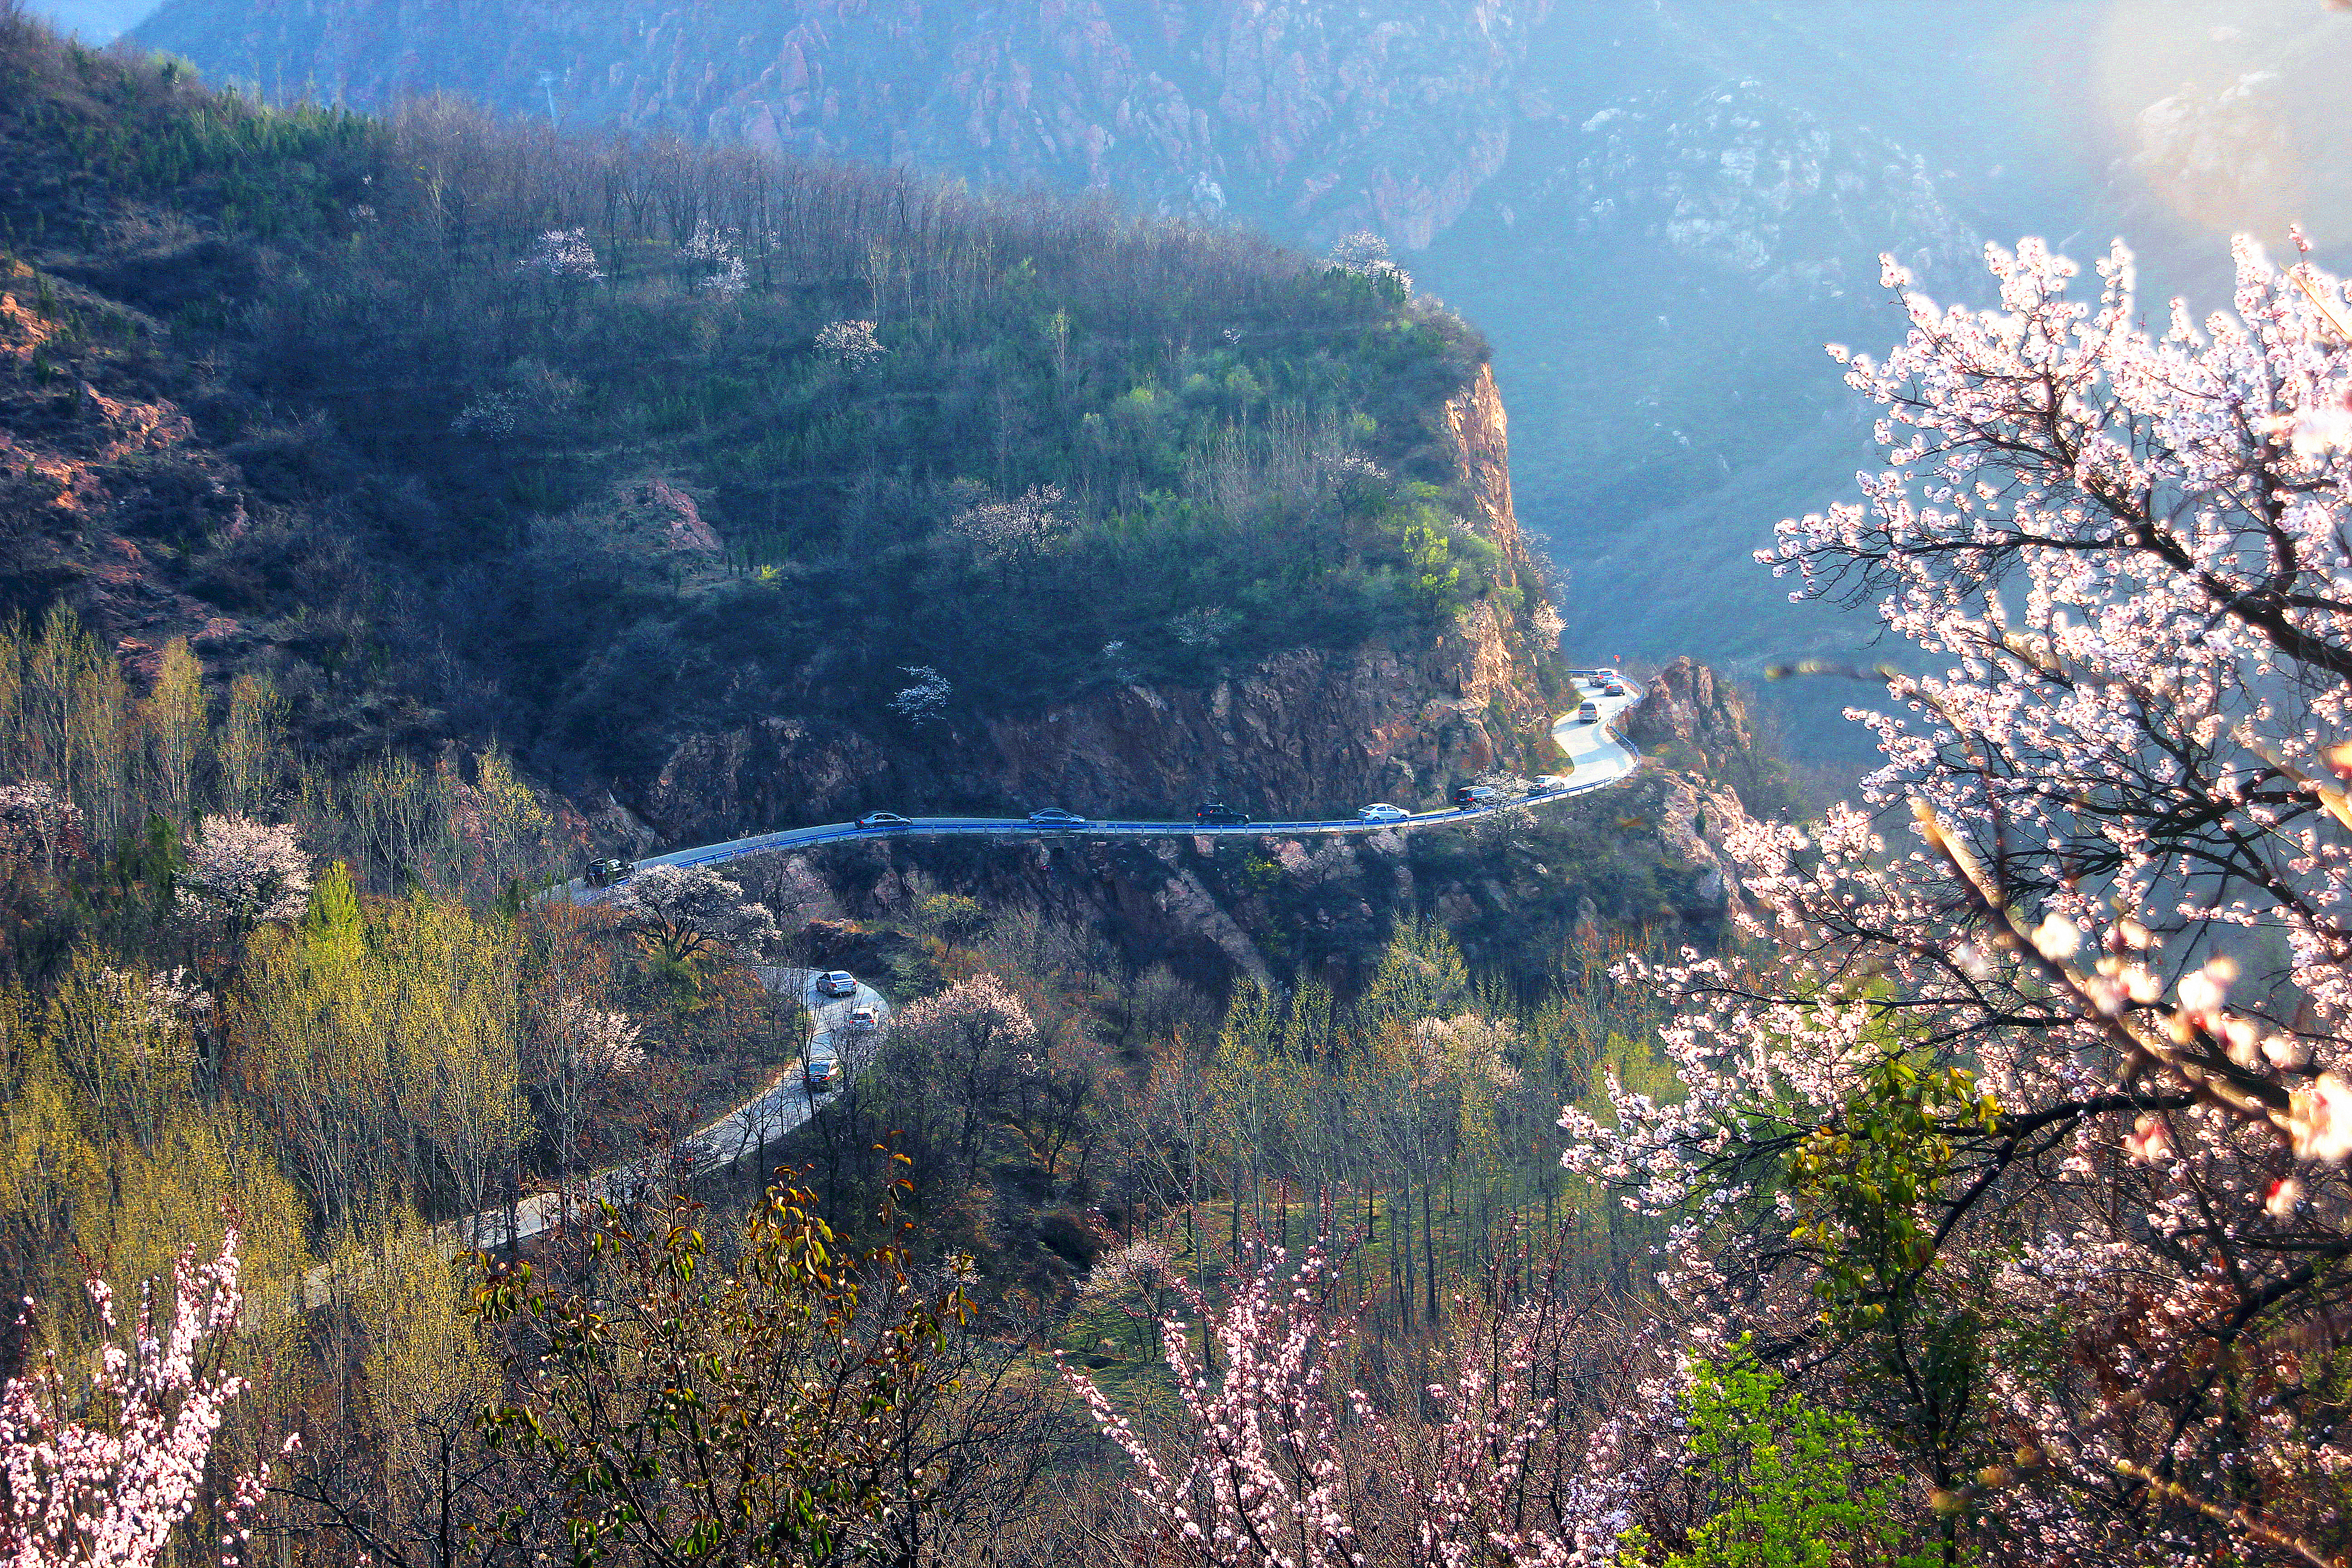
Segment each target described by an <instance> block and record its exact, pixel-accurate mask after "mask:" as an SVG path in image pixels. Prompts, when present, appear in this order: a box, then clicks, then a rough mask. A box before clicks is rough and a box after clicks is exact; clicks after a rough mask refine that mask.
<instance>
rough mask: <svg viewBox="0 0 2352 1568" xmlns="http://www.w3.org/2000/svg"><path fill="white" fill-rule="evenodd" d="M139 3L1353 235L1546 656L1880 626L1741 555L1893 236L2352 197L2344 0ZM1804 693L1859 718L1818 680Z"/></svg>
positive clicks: (373, 89)
mask: <svg viewBox="0 0 2352 1568" xmlns="http://www.w3.org/2000/svg"><path fill="white" fill-rule="evenodd" d="M139 36H140V37H141V38H142V40H144V41H147V42H149V43H152V44H153V45H155V46H157V47H165V48H169V49H173V50H174V51H177V52H179V53H182V54H184V55H186V56H187V57H188V58H192V59H194V60H195V61H196V62H197V63H198V64H199V65H200V66H201V67H202V68H204V69H205V71H206V72H207V73H208V74H210V75H212V76H214V77H215V79H224V80H237V81H245V82H249V83H252V84H254V85H255V86H257V88H258V89H260V90H262V91H264V92H266V93H269V94H294V93H302V92H308V93H311V94H314V95H316V96H319V97H321V98H327V99H331V100H340V101H347V102H352V103H358V104H377V105H381V104H388V103H391V102H394V101H396V100H399V99H400V98H402V97H403V96H404V95H412V94H415V93H419V92H425V91H430V90H447V91H453V92H457V93H460V94H463V95H465V96H467V97H468V98H470V99H473V100H477V101H480V102H484V103H487V104H489V105H492V106H494V107H495V108H496V109H497V110H499V111H500V112H502V113H506V114H510V115H517V116H524V117H530V116H537V117H539V118H541V120H548V119H552V120H554V121H559V122H561V123H563V124H568V125H578V124H593V125H620V126H625V127H627V128H628V129H629V130H630V131H631V132H634V133H635V134H638V135H659V134H675V135H678V136H681V137H685V138H688V139H689V140H695V141H706V142H721V143H736V144H746V145H751V146H754V147H762V148H771V149H787V150H792V151H795V152H803V153H816V154H820V155H824V156H842V157H849V158H855V159H860V160H864V161H867V162H872V163H889V164H894V165H910V166H917V167H922V168H926V169H930V170H936V171H939V172H941V173H945V174H956V175H960V176H963V177H967V178H970V179H972V180H974V181H976V182H982V183H987V184H998V185H1010V186H1023V185H1043V186H1048V187H1055V188H1060V189H1065V190H1073V191H1085V190H1094V191H1104V192H1108V193H1109V194H1111V195H1116V196H1118V198H1120V199H1122V200H1124V201H1125V202H1127V203H1128V204H1129V205H1131V206H1133V207H1136V208H1139V209H1140V210H1142V211H1145V212H1152V213H1181V214H1189V215H1193V216H1213V217H1223V218H1230V219H1236V220H1241V221H1246V222H1248V223H1251V224H1254V225H1257V226H1263V227H1265V228H1266V229H1267V230H1269V231H1271V232H1273V233H1275V234H1276V235H1278V236H1281V237H1285V238H1287V239H1291V240H1294V241H1297V242H1301V243H1306V244H1310V245H1315V246H1318V247H1319V246H1323V245H1327V244H1329V243H1330V242H1332V241H1333V240H1335V239H1336V238H1338V237H1341V236H1343V235H1345V234H1346V233H1348V232H1349V230H1352V229H1356V228H1368V229H1370V230H1373V231H1375V232H1377V233H1379V234H1381V236H1383V237H1385V238H1386V239H1387V240H1388V241H1389V243H1390V244H1391V246H1392V247H1395V248H1396V249H1398V250H1399V251H1401V252H1405V251H1409V252H1414V253H1415V254H1413V255H1412V256H1411V257H1409V258H1407V260H1408V262H1409V265H1410V266H1411V267H1412V269H1413V270H1414V271H1415V272H1416V273H1417V274H1418V275H1419V276H1420V278H1421V280H1422V282H1423V285H1424V286H1425V287H1426V288H1429V289H1433V290H1434V291H1435V292H1437V293H1438V294H1440V295H1442V296H1443V297H1444V298H1445V299H1447V300H1453V301H1454V302H1455V303H1457V304H1458V305H1460V306H1461V307H1462V308H1463V309H1464V310H1465V312H1466V313H1467V314H1468V315H1469V316H1470V317H1471V318H1472V319H1474V320H1477V321H1483V322H1486V323H1489V324H1490V328H1491V330H1492V331H1493V335H1494V338H1495V343H1496V374H1497V377H1498V379H1499V381H1500V383H1501V384H1502V386H1503V388H1504V390H1505V392H1506V393H1507V395H1508V396H1509V397H1510V399H1511V401H1512V404H1513V405H1514V407H1515V409H1516V411H1517V415H1518V418H1519V440H1518V444H1517V458H1518V465H1517V484H1518V493H1519V497H1520V503H1521V510H1522V512H1523V514H1524V516H1525V518H1526V520H1527V528H1528V534H1529V536H1530V537H1531V538H1532V539H1534V540H1537V541H1538V542H1541V543H1542V544H1543V545H1544V546H1545V547H1547V548H1548V549H1549V551H1550V552H1552V554H1553V555H1554V556H1555V558H1556V559H1557V560H1558V561H1559V563H1560V565H1561V567H1562V570H1563V576H1564V582H1563V584H1562V605H1561V608H1562V610H1563V612H1564V614H1565V615H1566V616H1567V618H1568V622H1569V630H1568V638H1569V644H1570V647H1574V648H1577V649H1580V650H1581V653H1582V654H1584V655H1588V656H1598V655H1602V654H1606V653H1622V654H1625V655H1629V656H1648V657H1652V658H1664V657H1667V656H1669V655H1670V654H1673V653H1675V652H1679V651H1683V650H1685V649H1688V650H1692V651H1696V652H1698V653H1700V654H1701V655H1703V656H1705V657H1707V658H1712V659H1714V660H1717V661H1718V662H1721V663H1723V664H1725V665H1726V666H1727V668H1736V669H1740V670H1746V671H1749V672H1752V671H1754V670H1755V669H1756V668H1758V667H1759V666H1760V665H1761V664H1763V663H1765V662H1768V661H1769V660H1772V659H1774V658H1780V657H1784V656H1787V655H1789V654H1792V653H1799V652H1808V653H1822V652H1828V651H1833V650H1838V649H1846V648H1853V647H1856V646H1858V645H1860V644H1862V643H1864V642H1866V641H1867V640H1868V637H1869V628H1868V627H1866V626H1856V625H1854V624H1852V623H1850V622H1848V621H1845V620H1843V619H1842V618H1841V617H1839V616H1835V615H1833V614H1831V613H1828V612H1824V611H1821V610H1818V609H1815V608H1811V607H1801V608H1799V607H1790V606H1789V605H1786V604H1785V603H1784V602H1783V595H1782V593H1781V592H1780V589H1778V588H1776V586H1775V585H1774V584H1772V583H1771V581H1770V580H1769V578H1768V577H1766V576H1765V575H1764V574H1762V573H1761V572H1760V571H1759V569H1757V568H1756V567H1754V566H1753V565H1752V563H1750V562H1749V561H1748V555H1749V553H1750V552H1752V551H1753V550H1754V549H1755V548H1756V547H1757V546H1758V545H1759V544H1760V543H1762V542H1765V541H1766V540H1767V539H1768V538H1769V531H1770V528H1771V525H1772V523H1773V522H1774V521H1776V520H1777V519H1779V518H1780V517H1783V516H1787V515H1791V514H1796V513H1801V512H1803V511H1807V510H1818V509H1819V508H1820V507H1822V505H1824V504H1826V503H1828V502H1829V501H1831V500H1836V499H1840V498H1841V497H1843V495H1844V494H1845V493H1846V491H1847V489H1848V488H1849V487H1850V484H1851V478H1852V475H1853V471H1854V470H1855V469H1856V468H1860V467H1862V466H1864V465H1865V464H1866V463H1867V462H1868V461H1869V460H1870V457H1871V453H1870V448H1869V440H1868V437H1869V427H1868V425H1867V422H1866V421H1865V420H1864V418H1863V417H1862V416H1861V415H1860V413H1859V411H1858V410H1857V409H1856V408H1855V406H1854V405H1853V402H1852V400H1851V398H1850V397H1849V395H1847V393H1846V391H1845V389H1844V387H1843V384H1842V383H1841V382H1840V380H1839V378H1838V375H1837V373H1836V371H1835V367H1834V366H1832V364H1831V363H1829V362H1828V360H1827V359H1826V358H1825V357H1824V356H1822V353H1821V352H1820V350H1821V345H1822V343H1824V342H1850V343H1853V344H1854V345H1855V346H1857V347H1861V346H1866V345H1869V344H1873V343H1875V342H1883V341H1884V340H1885V339H1886V338H1888V337H1889V336H1890V335H1891V334H1893V333H1894V332H1895V331H1897V330H1898V324H1899V319H1898V318H1897V317H1896V316H1895V314H1894V313H1893V312H1892V311H1891V310H1889V309H1888V307H1887V305H1886V303H1885V300H1884V296H1883V295H1882V293H1881V291H1880V290H1879V289H1878V286H1877V274H1878V263H1877V258H1878V256H1879V254H1880V253H1881V252H1882V251H1891V252H1893V253H1895V254H1896V255H1898V256H1900V257H1902V258H1904V259H1905V260H1906V264H1908V265H1911V266H1913V267H1914V268H1915V270H1916V271H1917V272H1918V273H1919V275H1920V278H1921V279H1922V281H1923V283H1925V284H1926V285H1927V287H1928V288H1930V289H1933V290H1935V291H1937V292H1938V293H1941V294H1943V295H1945V296H1947V297H1954V298H1974V299H1981V298H1982V297H1983V296H1984V295H1985V293H1986V287H1987V286H1986V284H1985V282H1984V280H1983V278H1982V274H1981V271H1980V270H1979V268H1977V267H1976V265H1975V260H1974V258H1975V256H1976V253H1977V251H1978V249H1979V247H1980V245H1981V244H1982V243H1983V242H1984V241H1985V240H1987V239H1992V240H2007V241H2013V240H2014V239H2015V238H2016V237H2017V236H2019V235H2021V234H2024V233H2039V234H2044V235H2047V236H2048V237H2051V238H2053V239H2054V240H2057V241H2059V242H2061V243H2062V244H2063V245H2064V246H2065V247H2067V248H2068V249H2070V250H2071V251H2072V252H2073V253H2074V254H2076V255H2077V256H2078V257H2080V258H2084V259H2086V260H2087V258H2088V257H2089V256H2090V255H2091V254H2093V253H2095V252H2096V251H2098V250H2101V249H2103V248H2104V247H2105V242H2106V240H2107V238H2108V237H2110V236H2112V235H2114V234H2117V233H2123V234H2127V235H2128V236H2129V237H2131V238H2132V239H2133V241H2134V243H2135V245H2136V247H2137V248H2138V249H2139V251H2140V252H2141V255H2142V258H2143V272H2144V274H2145V275H2146V276H2147V279H2149V282H2150V286H2151V292H2152V293H2153V294H2154V295H2155V297H2156V298H2158V299H2161V298H2162V297H2163V294H2164V293H2165V292H2168V291H2169V290H2172V289H2190V290H2192V291H2194V292H2195V293H2196V294H2197V296H2198V297H2199V299H2200V300H2203V301H2205V302H2207V303H2208V304H2219V303H2221V301H2222V300H2223V299H2224V297H2225V291H2226V289H2227V286H2228V279H2227V272H2226V266H2225V258H2224V257H2223V255H2222V251H2221V246H2220V244H2219V243H2218V236H2219V235H2220V234H2221V233H2224V232H2227V231H2228V230H2230V229H2231V228H2235V227H2242V226H2243V227H2251V228H2252V229H2253V230H2254V231H2255V232H2257V233H2259V234H2261V235H2263V236H2265V237H2269V238H2270V239H2271V241H2272V242H2273V243H2279V242H2282V241H2283V239H2284V223H2285V221H2286V219H2287V218H2289V217H2292V216H2300V217H2301V218H2302V219H2303V220H2304V221H2305V224H2306V225H2307V226H2309V227H2310V228H2311V229H2312V231H2313V232H2314V233H2315V234H2316V235H2317V236H2318V237H2320V239H2321V240H2322V242H2323V243H2325V242H2326V241H2327V240H2328V239H2329V238H2331V237H2334V236H2336V235H2337V234H2339V233H2341V232H2342V231H2343V230H2344V229H2345V228H2346V227H2347V219H2352V201H2347V183H2346V176H2345V174H2344V171H2343V167H2342V161H2341V160H2340V159H2339V158H2336V157H2335V156H2334V155H2333V153H2332V151H2331V149H2332V147H2333V144H2334V142H2333V138H2334V131H2333V129H2332V127H2334V126H2335V125H2336V124H2337V118H2336V110H2335V109H2334V107H2333V104H2334V96H2333V95H2334V91H2335V89H2334V85H2333V84H2334V83H2335V82H2336V81H2337V80H2338V79H2340V75H2341V70H2342V68H2343V67H2344V66H2345V64H2346V63H2347V58H2346V57H2347V41H2348V40H2352V19H2347V18H2345V17H2342V16H2333V15H2330V14H2327V13H2326V11H2324V10H2323V8H2321V7H2320V6H2318V5H2312V4H2305V3H2304V0H2262V3H2261V4H2254V5H2222V4H2220V3H2219V0H2112V3H2108V4H2099V5H2093V4H2089V3H2086V0H1988V3H1986V4H1981V5H1970V6H1967V7H1953V6H1949V5H1932V4H1927V3H1926V0H1826V3H1820V4H1808V5H1779V4H1761V5H1759V4H1752V3H1749V0H1737V3H1735V0H1656V3H1640V4H1637V3H1634V0H1612V3H1606V4H1593V5H1575V6H1555V5H1547V4H1543V3H1541V0H1516V3H1515V0H1437V3H1430V4H1423V3H1416V4H1405V3H1403V0H1372V3H1369V4H1357V3H1348V4H1340V3H1337V0H1278V3H1268V0H1250V3H1246V4H1244V3H1243V0H1129V3H1124V4H1114V3H1110V0H1073V3H1067V4H1065V3H1059V0H1056V3H1053V4H1047V3H1045V0H1013V3H1008V4H1004V5H981V6H961V5H958V6H948V5H932V4H926V3H924V0H870V3H869V0H860V3H859V4H856V5H848V4H845V3H844V0H803V3H800V4H795V5H783V6H778V5H760V6H752V5H741V4H699V5H679V6H675V7H671V8H668V9H665V10H662V11H659V12H645V11H640V10H638V9H635V8H633V7H627V6H622V5H615V4H612V3H610V0H592V3H585V4H582V3H572V4H554V5H539V6H534V7H530V8H529V9H527V10H521V11H518V10H517V9H516V8H514V7H510V6H505V5H496V6H492V5H480V4H471V3H468V0H428V3H425V4H408V5H398V6H394V5H389V4H383V3H380V0H328V3H324V4H312V5H303V6H300V7H295V6H288V5H278V4H275V3H274V0H171V3H170V4H167V5H165V6H164V7H163V9H162V11H161V12H159V14H158V15H157V16H155V17H154V18H153V19H152V21H151V22H150V23H149V24H148V25H147V26H144V27H143V28H142V30H141V32H140V35H139ZM1777 700H1779V701H1780V702H1782V703H1783V704H1785V703H1786V702H1787V701H1788V700H1790V699H1789V698H1788V697H1787V695H1786V694H1782V695H1781V696H1780V698H1779V699H1777ZM1795 700H1797V701H1798V702H1799V703H1800V708H1799V710H1797V714H1798V718H1799V721H1800V722H1801V723H1802V724H1803V725H1804V726H1805V728H1806V731H1807V734H1808V738H1809V742H1810V743H1811V744H1813V745H1816V746H1835V745H1837V744H1839V743H1841V742H1839V740H1838V738H1837V729H1836V727H1834V726H1830V725H1827V724H1825V723H1823V722H1822V719H1823V717H1824V716H1825V715H1826V714H1827V713H1830V712H1833V710H1834V709H1835V708H1836V707H1837V706H1838V705H1839V703H1841V702H1842V701H1843V694H1833V693H1819V692H1811V693H1808V692H1800V693H1797V694H1796V697H1795ZM1786 716H1787V715H1786V714H1785V713H1784V718H1785V717H1786ZM1848 743H1852V744H1858V742H1852V741H1851V739H1850V740H1849V742H1848Z"/></svg>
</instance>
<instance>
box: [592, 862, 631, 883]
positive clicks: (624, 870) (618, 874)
mask: <svg viewBox="0 0 2352 1568" xmlns="http://www.w3.org/2000/svg"><path fill="white" fill-rule="evenodd" d="M636 868H637V863H636V862H635V861H634V860H591V861H589V862H588V885H589V886H590V887H592V888H609V887H611V886H612V885H613V884H614V883H615V882H617V881H620V880H622V879H624V878H625V877H627V876H628V875H629V874H630V873H631V872H633V871H635V869H636Z"/></svg>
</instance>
